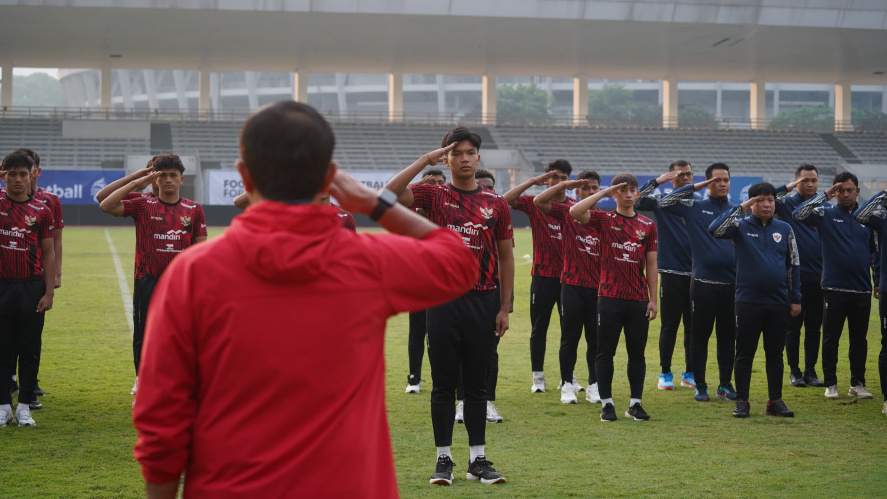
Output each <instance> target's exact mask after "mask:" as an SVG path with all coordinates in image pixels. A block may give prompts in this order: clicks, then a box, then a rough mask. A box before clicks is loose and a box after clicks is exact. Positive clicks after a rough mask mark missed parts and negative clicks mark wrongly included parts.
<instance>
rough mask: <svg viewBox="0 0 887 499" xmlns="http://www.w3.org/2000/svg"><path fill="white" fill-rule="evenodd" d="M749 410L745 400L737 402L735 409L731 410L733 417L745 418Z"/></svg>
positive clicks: (749, 406) (749, 407)
mask: <svg viewBox="0 0 887 499" xmlns="http://www.w3.org/2000/svg"><path fill="white" fill-rule="evenodd" d="M750 410H751V405H750V404H749V403H748V401H747V400H737V401H736V409H733V417H734V418H747V417H748V414H749V411H750Z"/></svg>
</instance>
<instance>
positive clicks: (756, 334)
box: [736, 303, 789, 401]
mask: <svg viewBox="0 0 887 499" xmlns="http://www.w3.org/2000/svg"><path fill="white" fill-rule="evenodd" d="M788 319H789V313H788V307H787V306H786V305H761V304H758V303H737V304H736V395H737V398H738V399H739V400H745V401H748V392H749V386H750V385H751V370H752V364H753V363H754V360H755V352H757V350H758V340H759V339H760V338H761V333H763V334H764V353H765V356H766V366H767V393H768V395H769V397H770V400H780V399H782V373H783V364H782V349H783V348H784V347H785V329H786V326H787V325H788Z"/></svg>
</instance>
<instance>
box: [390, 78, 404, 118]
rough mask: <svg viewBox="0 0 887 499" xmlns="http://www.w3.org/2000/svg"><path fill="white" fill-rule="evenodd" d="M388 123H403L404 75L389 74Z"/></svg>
mask: <svg viewBox="0 0 887 499" xmlns="http://www.w3.org/2000/svg"><path fill="white" fill-rule="evenodd" d="M388 121H391V122H398V121H403V74H401V73H388Z"/></svg>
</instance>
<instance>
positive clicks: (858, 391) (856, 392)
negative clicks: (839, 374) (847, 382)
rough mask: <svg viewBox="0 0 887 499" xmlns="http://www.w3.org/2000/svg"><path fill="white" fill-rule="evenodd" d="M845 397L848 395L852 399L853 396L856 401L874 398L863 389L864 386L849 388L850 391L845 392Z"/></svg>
mask: <svg viewBox="0 0 887 499" xmlns="http://www.w3.org/2000/svg"><path fill="white" fill-rule="evenodd" d="M847 395H850V396H851V397H854V396H855V397H856V398H858V399H870V398H874V397H873V396H872V392H870V391H868V390H867V389H866V388H865V385H856V386H851V387H850V389H849V390H847Z"/></svg>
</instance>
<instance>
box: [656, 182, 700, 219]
mask: <svg viewBox="0 0 887 499" xmlns="http://www.w3.org/2000/svg"><path fill="white" fill-rule="evenodd" d="M695 194H696V191H695V190H694V188H693V185H692V184H691V185H685V186H683V187H680V188H677V189H675V190H673V191H671V192H670V193H668V194H666V195H665V196H662V197H661V198H659V207H660V208H662V209H663V210H666V211H668V212H670V213H674V214H675V215H679V216H681V217H684V218H685V219H686V217H687V215H688V211H689V208H691V207H692V206H693V204H694V203H695V200H694V198H693V196H694V195H695Z"/></svg>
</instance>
